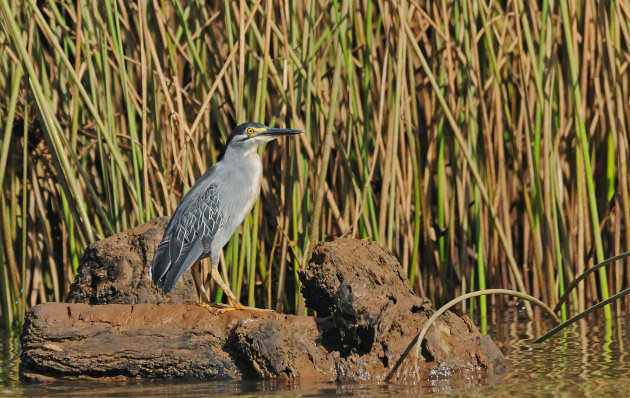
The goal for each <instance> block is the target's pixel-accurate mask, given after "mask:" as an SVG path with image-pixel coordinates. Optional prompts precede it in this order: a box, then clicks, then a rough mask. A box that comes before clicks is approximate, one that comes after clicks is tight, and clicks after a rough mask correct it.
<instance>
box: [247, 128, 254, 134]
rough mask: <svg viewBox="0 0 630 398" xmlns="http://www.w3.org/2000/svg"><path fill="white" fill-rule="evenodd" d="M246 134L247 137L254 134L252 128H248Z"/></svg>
mask: <svg viewBox="0 0 630 398" xmlns="http://www.w3.org/2000/svg"><path fill="white" fill-rule="evenodd" d="M247 134H249V135H252V134H254V129H253V128H251V127H250V128H248V129H247Z"/></svg>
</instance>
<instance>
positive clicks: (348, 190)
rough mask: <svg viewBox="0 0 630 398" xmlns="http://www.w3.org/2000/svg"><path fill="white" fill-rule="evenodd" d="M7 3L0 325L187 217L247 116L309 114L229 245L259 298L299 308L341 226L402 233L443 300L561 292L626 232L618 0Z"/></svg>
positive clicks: (0, 76)
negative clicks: (122, 241) (120, 246)
mask: <svg viewBox="0 0 630 398" xmlns="http://www.w3.org/2000/svg"><path fill="white" fill-rule="evenodd" d="M0 11H1V12H0V15H1V20H2V31H1V32H0V46H1V47H0V48H1V51H0V96H1V97H2V99H1V100H0V185H2V193H1V194H0V224H1V226H2V228H0V236H1V239H0V244H1V246H0V262H1V264H2V272H0V295H1V297H0V304H1V306H0V310H1V311H2V318H3V325H4V327H5V328H6V329H10V328H11V327H12V325H15V324H16V322H19V320H20V319H21V318H22V316H23V314H24V311H25V310H26V309H28V308H29V307H31V306H32V305H34V304H36V303H39V302H44V301H52V300H60V299H62V298H63V296H64V295H65V293H66V292H67V290H68V287H69V284H70V283H71V282H72V280H73V278H74V275H75V274H76V272H77V265H78V261H79V258H80V256H81V252H82V250H83V249H84V248H85V247H86V245H87V244H89V243H90V242H93V241H95V240H97V239H100V238H104V237H106V236H109V235H112V234H114V233H116V232H120V231H123V230H125V229H127V228H129V227H131V226H134V225H138V224H141V223H143V222H145V221H147V220H150V219H152V218H154V217H157V216H168V215H170V214H172V212H173V210H174V209H175V207H176V205H177V203H178V201H179V200H180V198H181V195H182V194H183V193H184V192H185V191H186V189H188V188H189V187H190V186H191V185H192V184H193V183H194V181H195V180H196V178H197V177H199V176H200V175H201V174H202V173H203V172H204V171H205V170H206V169H207V168H208V167H209V166H210V165H211V164H212V163H214V162H216V160H217V159H218V157H219V156H220V151H221V149H222V147H223V144H224V143H225V139H226V137H227V134H229V130H230V129H231V128H232V127H234V126H235V125H236V124H238V123H241V122H243V121H246V120H251V121H258V122H263V123H266V124H269V125H274V126H285V125H286V126H290V127H294V128H302V129H304V130H305V131H306V134H304V135H302V136H301V137H300V138H299V139H297V140H286V139H284V140H281V141H280V142H279V143H273V144H269V145H267V147H266V148H264V149H263V150H261V153H262V154H263V161H264V183H263V187H262V196H261V200H260V201H259V202H258V203H257V204H256V205H255V207H254V210H253V211H252V214H251V215H250V216H248V218H247V219H246V221H245V222H244V224H243V226H242V227H241V228H240V230H239V232H238V233H237V234H235V236H234V237H233V238H232V239H231V240H230V242H229V244H228V245H227V247H226V248H225V250H224V256H223V257H224V258H223V260H222V265H221V272H222V273H223V274H224V275H225V276H226V277H227V279H228V280H229V281H230V282H229V283H230V284H231V286H232V287H233V290H234V291H235V292H237V293H239V295H240V297H241V300H242V301H243V302H247V303H248V304H249V305H256V306H260V307H268V308H274V309H277V310H282V311H286V312H292V313H304V311H305V308H304V301H303V299H302V298H301V297H300V295H299V280H298V277H297V271H298V270H299V269H300V268H301V267H303V266H304V265H305V262H306V261H307V260H308V258H309V255H310V253H311V251H312V249H313V247H314V245H315V244H316V242H317V241H320V240H325V239H331V238H333V237H336V236H348V237H355V238H360V239H372V240H375V241H377V242H379V244H381V245H383V246H385V247H388V248H389V249H391V250H392V251H393V252H394V254H395V255H396V256H397V257H398V258H399V259H400V261H401V263H402V265H403V267H404V270H405V272H406V273H407V274H408V275H409V278H410V281H411V283H412V285H413V288H414V289H415V290H416V291H417V292H418V293H419V294H423V295H428V296H429V297H431V298H432V299H434V300H435V301H437V302H446V301H448V300H449V299H451V298H452V297H455V296H457V295H459V294H462V293H466V292H469V291H471V290H475V289H483V288H484V287H488V288H512V289H515V290H519V291H521V292H526V293H529V294H531V295H534V296H536V297H539V298H540V299H542V300H543V301H544V302H545V303H547V304H548V305H550V306H554V305H556V303H558V300H559V298H560V297H561V296H563V294H564V292H565V290H566V286H567V285H568V284H569V283H570V282H571V281H572V280H574V279H575V277H576V276H579V275H580V274H582V273H583V272H584V271H586V270H587V269H588V268H589V267H592V266H593V265H594V264H595V263H597V262H601V261H603V259H605V258H606V257H610V256H612V255H614V254H617V253H620V252H622V251H626V250H629V249H630V195H629V187H628V172H627V163H628V162H627V160H628V153H629V152H628V124H629V123H630V109H629V107H630V103H629V102H628V98H630V82H629V81H628V70H627V69H628V60H629V59H630V52H629V49H630V48H629V46H628V43H630V36H629V35H630V4H629V3H628V2H627V1H611V2H592V1H578V2H567V1H560V2H556V1H548V0H543V1H541V2H537V3H536V2H523V1H510V2H488V1H474V0H455V1H449V2H447V1H422V0H421V1H405V0H400V1H395V2H389V1H370V0H330V1H325V2H318V1H312V0H307V1H304V2H290V1H270V0H265V1H262V0H258V1H256V2H245V1H233V2H230V1H227V0H225V1H218V0H217V1H210V2H182V1H180V0H171V1H167V0H153V1H142V2H119V1H112V0H106V1H104V2H88V1H84V0H78V1H75V2H69V1H66V0H61V1H46V2H37V3H36V2H35V1H34V0H22V1H20V0H13V1H10V0H0ZM208 266H209V264H208V263H206V262H204V263H203V264H202V268H203V271H204V272H207V271H208ZM206 283H207V284H208V286H207V287H208V288H210V289H211V290H212V292H213V297H214V298H215V299H217V300H221V299H222V298H223V297H222V292H220V291H216V290H215V289H214V286H211V282H210V281H209V280H208V281H207V282H206ZM629 285H630V261H629V260H625V262H624V263H620V264H619V265H617V266H614V267H609V268H604V267H602V268H600V269H599V270H598V272H597V274H595V273H593V274H592V275H591V276H589V278H586V279H585V282H584V283H581V284H580V285H579V286H578V287H577V289H576V290H572V291H571V292H570V294H571V295H570V297H569V299H568V302H566V303H565V305H563V306H562V307H561V308H562V310H561V311H562V315H563V317H565V318H566V317H567V316H568V313H576V312H579V311H583V310H584V309H585V308H588V307H589V306H590V305H592V304H593V303H595V302H598V301H601V300H602V299H606V298H607V297H608V296H609V295H611V294H614V293H615V292H619V291H621V290H622V289H624V288H627V287H628V286H629ZM474 308H475V310H476V309H477V308H478V306H477V304H475V306H474ZM528 310H529V311H530V309H529V307H528ZM485 312H486V304H485V302H482V303H481V313H482V314H485ZM605 315H606V317H609V316H610V310H607V312H606V313H605Z"/></svg>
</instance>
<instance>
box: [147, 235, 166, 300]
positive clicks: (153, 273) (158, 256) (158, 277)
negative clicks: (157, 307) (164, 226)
mask: <svg viewBox="0 0 630 398" xmlns="http://www.w3.org/2000/svg"><path fill="white" fill-rule="evenodd" d="M170 241H171V236H170V235H165V236H164V238H162V241H161V242H160V244H159V245H158V247H157V249H155V253H154V254H153V260H152V261H151V268H150V270H149V277H150V278H151V280H152V281H153V283H155V285H156V286H157V287H159V288H161V289H164V293H168V292H169V290H171V288H172V286H164V281H165V280H166V274H167V273H168V270H169V269H170V268H171V265H172V262H171V256H170V255H169V250H168V248H169V243H170Z"/></svg>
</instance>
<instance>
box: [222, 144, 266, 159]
mask: <svg viewBox="0 0 630 398" xmlns="http://www.w3.org/2000/svg"><path fill="white" fill-rule="evenodd" d="M257 149H258V146H251V147H249V148H246V149H244V150H242V149H238V150H237V149H234V148H231V147H229V146H228V147H227V148H226V150H225V153H224V154H223V159H226V160H235V161H238V160H239V159H243V158H250V159H251V158H254V159H260V158H259V156H258V152H257V151H256V150H257Z"/></svg>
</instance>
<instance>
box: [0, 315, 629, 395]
mask: <svg viewBox="0 0 630 398" xmlns="http://www.w3.org/2000/svg"><path fill="white" fill-rule="evenodd" d="M548 327H549V325H548V324H547V323H544V322H541V321H532V322H527V321H523V319H522V317H519V314H518V313H516V312H515V311H507V312H506V313H504V314H501V316H499V317H497V318H496V319H494V320H493V321H491V322H489V325H488V332H489V334H490V335H491V336H492V338H493V339H494V340H495V341H496V342H497V345H498V346H499V348H500V349H501V351H502V352H503V353H504V355H505V356H506V358H507V360H508V363H509V366H508V369H507V372H506V373H505V374H503V375H501V376H494V377H491V378H489V379H478V378H475V377H471V378H469V379H466V380H457V381H453V380H449V379H442V380H439V379H438V380H430V381H425V382H423V383H422V385H421V386H419V387H410V386H400V385H392V384H381V385H371V384H355V385H336V384H333V383H314V382H313V383H309V382H308V381H305V380H291V381H286V380H284V381H215V382H199V381H148V382H127V383H95V382H63V383H52V384H21V383H20V382H19V380H18V366H19V348H18V338H17V336H16V337H12V338H10V339H6V338H5V339H3V340H2V358H1V360H2V363H1V365H2V380H0V387H1V388H0V396H47V397H48V396H86V395H93V396H109V397H123V396H146V397H151V396H186V397H189V396H254V395H259V394H261V393H263V394H264V395H273V396H301V397H326V396H335V397H344V396H378V395H390V396H394V395H395V396H399V395H418V394H419V393H420V394H428V393H431V394H432V395H434V396H452V397H477V396H479V397H489V396H491V397H502V396H505V397H516V396H519V397H520V396H525V397H548V396H552V397H554V396H561V397H564V396H566V397H574V396H594V397H598V396H606V397H622V396H630V360H629V359H630V358H628V356H629V354H630V317H629V316H627V315H625V316H623V317H621V318H616V319H613V321H612V322H611V323H610V324H609V325H606V324H605V323H604V321H603V318H596V317H589V319H585V320H582V321H580V323H578V324H575V325H572V326H571V327H569V328H568V329H567V330H566V331H564V332H562V333H559V334H558V335H556V336H554V337H553V338H551V339H550V340H548V341H546V342H544V343H542V344H532V342H533V341H534V340H535V339H536V338H537V337H539V336H540V335H542V334H543V333H544V332H545V331H546V330H547V329H548Z"/></svg>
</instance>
